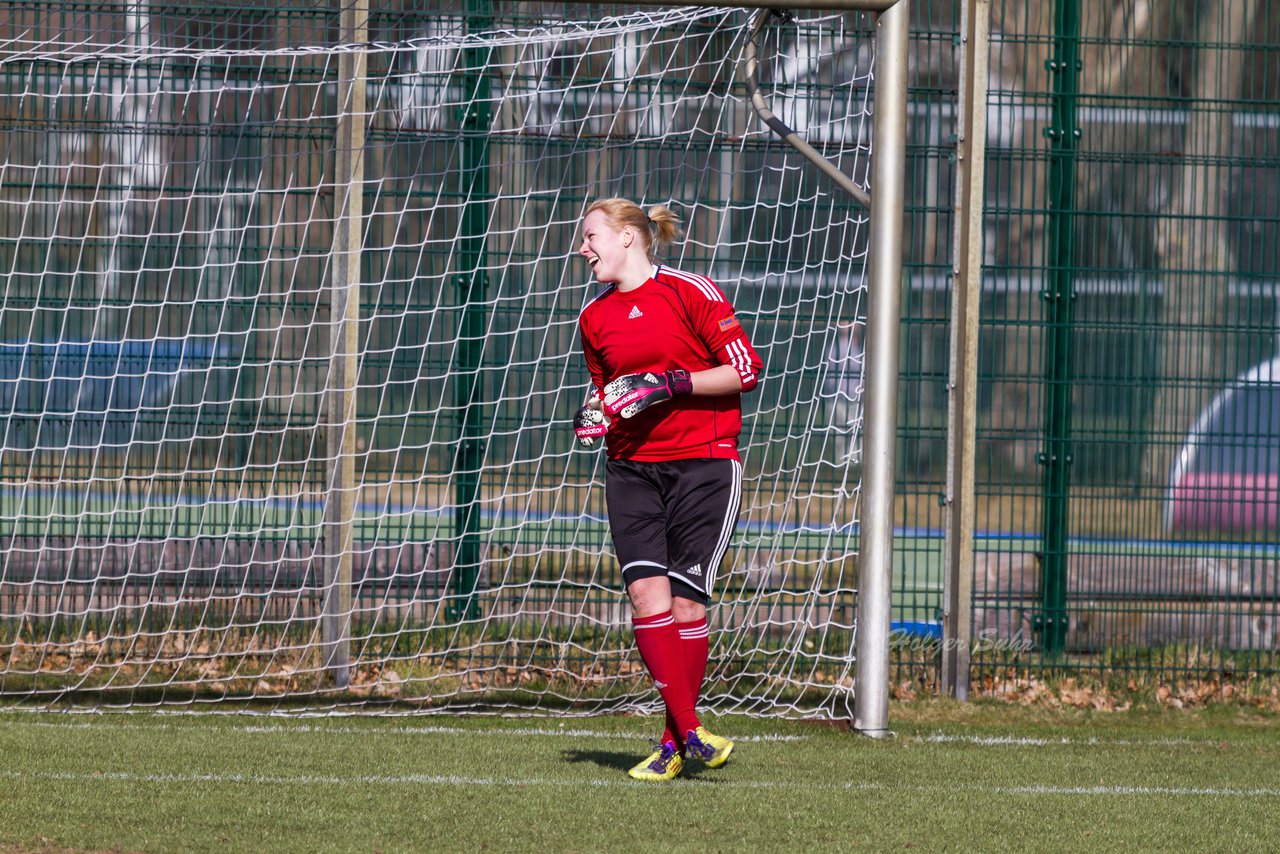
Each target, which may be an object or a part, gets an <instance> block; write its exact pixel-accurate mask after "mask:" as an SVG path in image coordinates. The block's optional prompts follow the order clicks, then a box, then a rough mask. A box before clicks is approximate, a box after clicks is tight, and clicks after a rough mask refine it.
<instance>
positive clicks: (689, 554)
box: [574, 199, 762, 780]
mask: <svg viewBox="0 0 1280 854" xmlns="http://www.w3.org/2000/svg"><path fill="white" fill-rule="evenodd" d="M678 231H679V219H678V218H677V217H676V215H675V214H674V213H672V212H671V211H670V210H669V209H668V208H666V207H665V206H661V205H660V206H657V207H653V208H650V209H649V211H648V212H647V213H646V212H645V211H644V210H642V209H641V208H640V207H639V206H638V205H636V204H635V203H634V202H630V201H627V200H625V199H603V200H600V201H597V202H595V203H594V204H592V205H591V206H590V207H589V208H588V209H587V214H586V217H585V218H584V219H583V222H582V244H581V246H580V247H579V250H578V251H579V253H580V254H581V255H582V256H583V257H584V258H585V259H586V260H587V263H589V264H590V265H591V271H592V274H593V275H594V277H595V279H596V281H597V282H599V283H601V284H603V285H605V286H606V287H605V288H604V289H603V290H602V291H600V293H599V294H597V295H596V296H595V297H594V298H593V299H591V301H590V302H588V303H587V306H586V307H585V308H584V309H583V310H582V315H581V317H580V318H579V321H578V325H579V332H580V334H581V336H582V349H583V352H584V354H585V355H586V360H587V367H588V368H589V370H590V372H591V379H592V383H593V389H592V395H591V398H590V399H589V401H588V403H587V405H586V406H583V407H582V408H581V409H580V410H579V411H578V414H577V416H576V417H575V419H574V426H575V432H576V433H577V435H578V439H579V441H580V442H581V443H582V444H583V445H585V446H587V447H590V446H591V445H593V444H594V443H595V442H596V441H598V440H601V439H603V440H604V441H605V447H606V450H607V455H608V461H607V463H606V475H605V501H606V503H607V505H608V513H609V529H610V533H611V534H612V537H613V545H614V549H615V551H616V552H617V555H618V561H619V562H620V563H621V564H622V579H623V582H624V583H625V584H626V586H627V595H628V597H629V598H630V600H631V607H632V625H633V627H634V629H635V635H636V647H637V648H638V649H639V651H640V657H641V658H642V659H643V661H644V664H645V667H646V668H648V671H649V674H650V676H651V677H652V678H653V682H654V685H655V686H656V687H657V689H658V692H659V693H660V694H661V695H662V700H663V703H664V704H665V705H666V710H667V728H666V731H665V732H664V733H663V734H662V738H661V740H660V741H659V742H658V743H657V745H656V747H657V749H656V750H655V751H654V752H653V753H652V754H651V755H650V756H649V757H647V758H646V759H645V760H643V761H642V762H641V763H640V764H639V765H637V766H635V767H634V768H632V769H631V771H630V772H629V773H630V775H631V776H632V777H634V778H636V779H638V780H671V779H673V778H675V777H676V775H678V774H679V773H680V770H681V768H682V766H683V762H684V758H686V757H690V758H696V759H699V760H701V761H702V762H704V763H706V764H707V765H708V766H710V767H712V768H718V767H719V766H721V765H723V764H724V763H725V761H727V760H728V758H729V754H730V753H731V752H732V751H733V742H731V741H729V740H728V739H726V738H723V737H721V736H717V735H713V734H712V733H710V732H708V731H707V730H706V729H705V728H704V727H703V726H702V723H701V721H700V720H699V719H698V715H697V711H696V706H697V702H698V697H699V695H700V693H701V690H702V682H703V678H704V676H705V675H706V668H707V655H708V639H707V604H708V602H709V601H710V597H711V593H712V590H713V589H714V585H715V580H716V573H717V572H718V570H719V568H720V561H721V559H722V558H723V557H724V553H725V549H726V548H727V547H728V545H729V540H730V538H731V537H732V535H733V529H734V526H735V525H736V524H737V521H738V508H739V504H740V502H741V498H742V464H741V463H740V462H739V458H738V434H739V433H740V432H741V430H742V408H741V395H742V393H743V392H746V391H751V390H752V389H754V388H755V387H756V383H757V382H758V378H759V376H760V370H761V367H762V364H761V361H760V357H759V356H757V355H756V351H755V349H754V348H753V347H752V346H751V343H750V341H748V340H747V336H746V333H745V332H744V331H743V328H742V326H741V324H740V323H739V322H738V319H737V317H735V316H734V311H733V306H732V305H730V304H729V301H728V300H727V299H725V297H724V294H722V293H721V292H720V290H719V288H717V287H716V286H715V285H714V284H713V283H712V282H711V280H710V279H708V278H706V277H705V276H699V275H695V274H692V273H683V272H680V271H679V270H673V269H671V268H670V267H664V266H662V265H660V264H656V263H655V262H654V260H653V254H654V250H655V248H656V247H658V246H660V245H662V244H666V243H670V242H671V241H672V240H674V239H675V238H676V236H677V234H678ZM606 434H607V436H606Z"/></svg>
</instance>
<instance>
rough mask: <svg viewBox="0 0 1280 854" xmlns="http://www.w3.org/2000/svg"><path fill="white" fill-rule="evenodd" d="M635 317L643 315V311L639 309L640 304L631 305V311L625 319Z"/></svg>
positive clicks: (633, 318)
mask: <svg viewBox="0 0 1280 854" xmlns="http://www.w3.org/2000/svg"><path fill="white" fill-rule="evenodd" d="M637 317H644V312H643V311H641V310H640V306H638V305H633V306H631V313H630V314H628V315H627V320H635V319H636V318H637Z"/></svg>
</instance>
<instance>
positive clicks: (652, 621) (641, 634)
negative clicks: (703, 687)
mask: <svg viewBox="0 0 1280 854" xmlns="http://www.w3.org/2000/svg"><path fill="white" fill-rule="evenodd" d="M631 625H632V626H633V627H634V628H635V632H636V648H637V649H638V650H640V658H641V660H642V661H644V666H645V667H647V668H648V669H649V675H650V676H652V677H653V684H654V685H655V686H656V687H657V689H658V693H659V694H661V695H662V702H664V703H666V705H667V714H668V715H669V716H670V717H671V718H672V719H673V720H674V721H675V723H676V729H677V731H678V732H680V733H685V732H688V731H689V730H692V729H697V728H698V726H699V723H698V715H697V713H696V712H695V711H694V709H693V696H692V695H691V694H690V693H689V681H688V674H687V673H686V671H685V664H684V655H683V652H682V650H681V645H682V644H681V640H680V632H679V631H678V630H677V629H676V621H675V618H674V617H672V616H671V612H670V611H663V612H662V613H661V614H654V615H653V616H651V617H632V618H631ZM677 743H679V742H677Z"/></svg>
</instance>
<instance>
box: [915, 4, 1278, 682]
mask: <svg viewBox="0 0 1280 854" xmlns="http://www.w3.org/2000/svg"><path fill="white" fill-rule="evenodd" d="M991 25H992V29H991V57H990V64H991V74H990V78H989V81H988V82H989V86H990V91H989V97H988V102H987V126H988V139H987V160H986V176H987V193H986V200H987V214H986V219H985V223H984V225H985V250H986V254H985V267H984V283H983V298H982V319H981V338H980V368H979V374H980V377H979V378H980V390H979V406H980V419H981V420H980V423H979V428H978V451H979V471H978V502H977V507H976V514H977V520H976V522H977V531H978V535H977V541H976V544H975V550H976V553H975V581H974V602H973V606H974V633H975V663H976V665H977V672H978V673H979V674H982V675H994V674H1002V673H1004V672H1005V670H1006V667H1007V666H1009V665H1017V666H1020V667H1022V668H1027V669H1036V668H1040V667H1042V666H1045V665H1052V666H1055V667H1059V668H1067V669H1077V668H1078V669H1083V670H1091V671H1094V672H1095V673H1098V674H1102V675H1104V676H1110V675H1115V674H1119V675H1121V676H1122V677H1123V678H1122V680H1121V681H1123V679H1127V678H1128V676H1129V675H1130V674H1131V673H1132V672H1139V673H1142V674H1144V675H1146V676H1154V677H1155V678H1163V679H1168V678H1175V677H1178V676H1183V675H1194V676H1197V677H1206V678H1214V677H1215V676H1220V675H1221V674H1222V673H1223V672H1224V671H1225V672H1237V671H1240V670H1249V671H1254V672H1258V673H1266V674H1269V673H1270V672H1271V671H1272V669H1273V668H1274V666H1275V664H1276V650H1277V646H1278V645H1280V634H1278V633H1277V628H1278V626H1280V599H1278V598H1277V591H1278V589H1280V549H1278V548H1277V545H1278V544H1280V518H1278V513H1277V510H1278V508H1280V504H1278V503H1277V502H1278V501H1280V493H1278V492H1277V489H1278V483H1280V477H1278V475H1280V402H1278V401H1280V370H1277V371H1275V372H1274V373H1273V368H1274V366H1273V363H1272V362H1271V360H1272V359H1273V358H1274V357H1275V356H1276V355H1277V352H1278V350H1280V348H1278V347H1277V332H1278V331H1280V314H1278V313H1277V309H1278V307H1280V303H1278V302H1277V294H1278V293H1280V291H1278V290H1277V281H1278V280H1277V275H1276V273H1277V263H1276V262H1277V255H1276V249H1275V246H1276V240H1275V236H1276V235H1275V231H1276V227H1277V221H1278V220H1277V214H1280V208H1278V207H1277V198H1280V196H1277V191H1278V190H1280V170H1277V166H1278V165H1280V162H1278V160H1277V157H1278V156H1280V148H1278V145H1280V123H1278V122H1277V120H1276V116H1277V95H1276V93H1277V91H1278V87H1280V52H1278V51H1277V49H1276V45H1277V43H1280V40H1278V38H1277V37H1278V36H1280V13H1277V11H1276V10H1275V9H1274V8H1272V7H1269V6H1268V5H1267V4H1263V3H1249V2H1243V3H1239V2H1216V0H1190V1H1189V2H1177V3H1172V4H1161V5H1160V8H1159V9H1156V7H1155V6H1154V5H1153V4H1148V3H1143V2H1136V0H1117V2H1114V3H1105V4H1103V3H1087V2H1077V0H1043V2H1037V1H1036V0H1026V2H1018V0H995V2H993V3H992V21H991ZM957 30H958V23H957V16H956V14H955V9H954V6H953V4H947V3H936V2H934V3H928V2H925V3H919V4H917V35H918V39H919V55H920V56H921V57H922V58H923V57H931V58H932V59H933V61H929V62H922V63H921V65H920V66H919V67H918V68H917V69H916V72H915V74H916V76H915V77H914V80H915V82H916V86H915V90H914V91H915V92H916V103H917V104H918V105H919V111H918V115H920V116H921V119H920V126H918V128H917V134H916V138H915V146H914V148H913V156H914V158H915V161H914V162H916V163H917V164H919V165H918V167H917V169H916V170H915V171H914V172H913V176H915V177H917V178H924V177H925V176H928V179H927V180H917V182H916V184H915V188H916V192H915V195H914V207H913V209H912V210H911V212H910V216H911V220H910V221H911V222H912V223H913V224H914V227H913V228H912V231H913V233H915V234H917V235H922V237H921V238H918V239H917V242H916V244H915V245H914V246H913V247H912V249H913V252H912V256H911V258H910V259H909V262H910V263H911V264H912V265H913V266H912V275H911V276H910V278H909V282H908V283H907V287H908V288H909V289H910V294H911V296H910V302H909V303H908V305H909V306H910V308H909V309H908V311H907V317H906V318H905V319H904V323H905V324H906V325H907V329H908V338H907V341H909V342H910V343H904V347H903V351H904V360H905V361H904V383H905V384H906V387H907V389H908V390H907V393H906V395H905V399H906V401H907V407H906V409H905V411H904V416H905V421H904V424H903V428H902V436H901V438H902V441H903V443H904V450H905V452H904V453H903V454H902V460H903V468H902V472H901V476H902V482H901V484H900V489H901V491H902V493H903V494H904V495H905V496H907V498H906V500H905V501H904V519H903V521H904V522H905V523H906V524H908V525H910V526H913V527H914V528H916V529H927V530H933V529H936V528H937V527H938V526H939V524H940V520H941V518H942V517H941V512H940V510H939V509H938V507H937V506H935V503H934V502H931V501H930V500H929V499H930V497H932V496H937V495H939V494H941V493H942V492H943V491H944V478H943V475H944V472H943V462H944V450H945V449H944V444H943V442H944V440H943V436H942V432H941V426H942V425H943V424H944V423H945V422H944V416H945V406H946V402H945V393H944V383H945V379H946V361H945V360H946V355H945V340H946V339H945V322H946V317H945V315H946V312H947V306H946V303H945V300H944V299H942V298H941V292H942V291H943V290H944V288H945V281H946V266H945V262H946V261H947V260H948V257H949V256H948V255H947V250H946V248H945V243H944V242H943V241H935V240H933V239H932V235H934V234H935V233H937V234H947V233H948V231H947V229H946V228H945V227H940V228H938V229H936V230H935V228H934V226H933V220H934V219H935V218H936V219H937V220H939V221H942V220H945V219H946V217H947V215H948V210H949V202H950V196H949V188H948V187H947V184H946V182H945V180H943V179H941V178H940V179H939V180H938V181H937V182H936V183H934V182H933V180H932V177H933V176H932V172H931V170H935V169H936V170H937V171H938V173H939V174H940V175H943V176H944V175H945V172H946V167H945V159H946V157H947V156H948V148H947V142H948V138H949V134H950V132H951V127H952V125H951V123H950V122H949V118H948V114H947V108H946V104H947V103H948V102H949V98H950V95H951V89H952V88H953V87H954V85H955V81H954V79H953V77H951V76H949V75H948V74H947V73H945V72H944V71H940V70H939V69H940V68H945V63H943V62H941V61H940V60H941V59H942V58H943V57H944V56H945V51H940V50H938V48H937V45H940V44H943V45H945V44H946V42H947V39H948V37H949V36H952V35H954V34H955V33H956V32H957ZM926 116H927V118H926ZM926 245H927V246H928V247H934V246H936V247H937V248H936V249H933V250H932V251H930V250H929V249H928V248H926ZM927 542H928V550H929V551H928V553H927V554H921V553H919V551H917V550H919V549H920V548H922V546H921V541H920V539H919V538H916V537H904V538H903V540H902V546H901V547H902V550H903V551H904V552H906V554H904V555H903V559H902V562H901V566H902V573H903V574H902V575H901V576H900V578H899V579H898V584H899V587H900V589H902V590H912V589H920V588H923V587H926V586H927V585H924V584H921V583H920V582H919V579H921V577H922V573H921V567H922V566H925V565H929V566H932V565H933V563H934V562H937V561H938V560H940V554H939V552H937V551H933V549H934V548H935V547H937V548H940V540H938V539H936V538H930V539H929V540H928V541H927ZM933 604H934V602H933V601H931V600H930V598H929V597H923V598H921V599H917V600H915V610H914V613H915V617H916V618H917V619H921V620H923V619H928V618H929V617H930V616H931V615H930V613H929V608H930V606H931V605H933Z"/></svg>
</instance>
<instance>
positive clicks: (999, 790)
mask: <svg viewBox="0 0 1280 854" xmlns="http://www.w3.org/2000/svg"><path fill="white" fill-rule="evenodd" d="M0 779H2V780H16V781H33V780H51V781H55V782H69V783H87V782H104V783H129V784H138V783H161V784H168V783H177V784H190V783H217V784H237V785H241V784H250V785H263V786H388V785H390V786H406V785H407V786H477V787H478V786H494V787H503V786H507V787H515V786H519V787H529V786H556V787H562V788H573V787H578V786H586V787H590V788H598V787H612V786H627V787H633V788H644V787H645V786H646V785H647V784H645V783H637V782H634V781H631V780H625V779H622V778H621V776H619V778H618V779H613V778H610V779H607V780H555V779H550V778H546V777H469V776H466V775H462V774H354V775H330V774H217V773H211V774H159V773H157V774H137V773H133V772H127V771H101V772H99V771H94V772H84V771H0ZM677 785H680V786H690V785H692V786H713V787H715V788H716V789H717V790H724V789H777V790H783V791H795V790H799V789H808V790H826V791H850V792H859V791H861V792H915V793H920V794H933V793H947V792H974V793H978V794H988V795H1009V796H1020V795H1064V796H1068V797H1073V796H1080V795H1083V796H1091V797H1161V798H1167V797H1196V798H1203V797H1217V798H1280V788H1251V789H1241V788H1234V787H1217V786H1046V785H1035V786H975V785H967V784H963V783H960V784H955V785H947V786H921V785H910V784H898V783H825V784H824V783H807V782H803V781H792V782H784V781H750V780H714V781H713V780H702V779H697V778H694V779H688V780H683V781H681V782H680V783H678V784H677Z"/></svg>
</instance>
